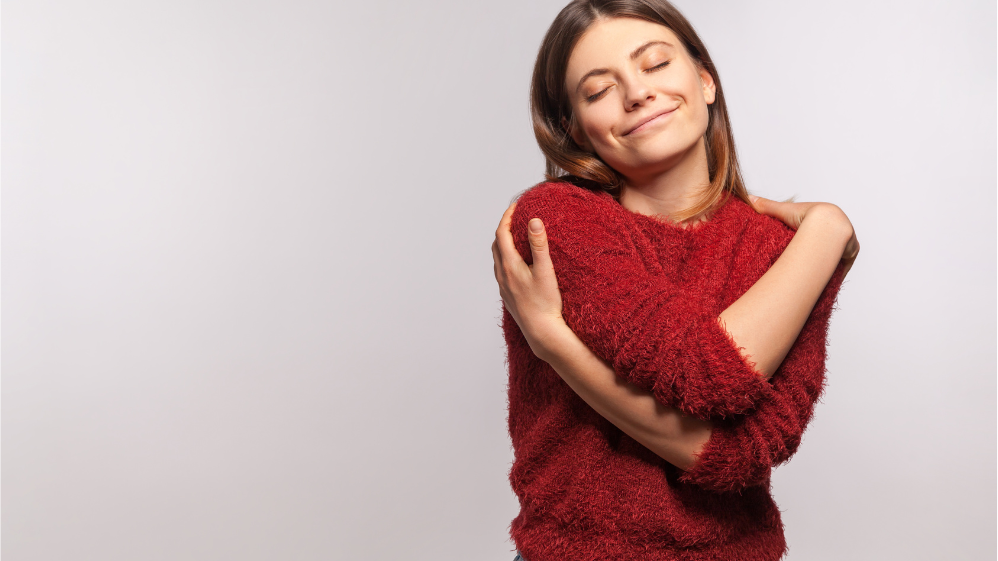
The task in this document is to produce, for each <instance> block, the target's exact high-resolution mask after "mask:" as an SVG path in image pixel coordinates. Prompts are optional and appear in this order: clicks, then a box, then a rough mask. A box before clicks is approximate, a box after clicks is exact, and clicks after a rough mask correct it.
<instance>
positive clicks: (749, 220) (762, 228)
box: [727, 197, 794, 261]
mask: <svg viewBox="0 0 998 561" xmlns="http://www.w3.org/2000/svg"><path fill="white" fill-rule="evenodd" d="M727 206H728V207H730V216H731V217H732V218H733V220H732V226H734V229H736V230H737V231H738V237H739V238H740V240H739V241H740V243H739V246H741V247H742V249H743V250H745V251H751V252H753V253H756V254H757V255H758V257H760V258H763V259H764V260H768V261H775V260H776V258H777V257H779V256H780V254H782V253H783V250H784V249H786V247H787V245H788V244H789V243H790V240H792V239H793V237H794V230H793V229H792V228H791V227H789V226H787V225H786V224H784V223H783V221H781V220H779V219H778V218H774V217H772V216H769V215H767V214H762V213H760V212H757V211H756V210H755V209H754V208H752V207H751V206H750V205H749V204H748V203H746V202H745V201H743V200H741V199H739V198H737V197H732V200H731V201H729V202H728V204H727Z"/></svg>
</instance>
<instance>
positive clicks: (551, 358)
mask: <svg viewBox="0 0 998 561" xmlns="http://www.w3.org/2000/svg"><path fill="white" fill-rule="evenodd" d="M756 204H757V206H758V207H760V210H762V211H763V212H765V213H767V214H771V215H773V216H776V217H777V218H780V219H781V220H783V221H784V222H786V223H787V224H788V225H790V226H791V227H793V228H796V229H797V233H796V235H795V236H794V239H793V240H792V241H791V243H790V245H788V246H787V248H786V250H785V251H784V252H783V254H782V255H781V257H780V258H779V259H778V260H777V262H776V263H775V264H774V265H773V266H772V267H771V268H770V269H769V271H768V272H767V273H766V274H765V275H763V277H762V278H761V279H760V280H759V281H758V282H756V284H755V285H753V286H752V288H751V289H749V291H747V292H746V293H745V294H744V295H743V296H742V297H741V298H740V299H738V300H737V301H736V302H734V303H733V304H732V305H731V306H730V307H728V308H727V309H726V310H724V311H723V312H722V313H721V314H720V316H719V317H718V318H716V319H717V321H718V322H719V324H720V325H721V326H722V327H723V328H724V329H725V330H726V332H727V334H728V335H730V337H731V339H732V341H733V342H734V343H735V345H736V346H737V347H740V348H741V349H742V353H743V357H744V358H745V359H746V361H749V362H752V363H754V365H755V370H756V371H757V373H758V375H759V376H760V377H761V378H763V379H769V377H771V376H772V375H773V373H774V372H775V371H776V370H777V368H778V367H779V366H780V364H781V363H782V362H783V360H784V358H785V357H786V355H787V353H788V351H789V350H790V349H791V347H792V345H793V344H794V342H795V340H796V339H797V338H798V335H799V334H800V333H801V329H802V327H803V326H804V324H805V322H806V321H807V320H808V317H809V315H810V314H811V311H812V309H813V308H814V306H815V303H816V302H817V301H818V299H819V297H820V296H821V294H822V291H823V290H824V289H825V287H826V285H827V284H828V283H829V280H830V279H831V278H832V276H833V274H834V273H835V271H836V267H838V266H839V265H840V263H841V264H842V265H843V272H842V274H843V276H844V274H845V272H847V271H848V268H849V267H850V266H851V264H852V261H853V260H854V259H855V257H856V254H857V253H858V250H859V246H858V243H857V242H856V238H855V234H854V233H853V230H852V226H851V224H850V223H849V220H848V218H847V217H846V216H845V214H843V213H842V212H841V210H839V209H838V207H835V206H834V205H827V204H821V203H775V202H773V201H767V200H765V199H761V200H759V201H757V203H756ZM514 208H515V205H514V206H511V207H510V209H509V210H507V213H506V215H504V217H503V221H502V222H501V223H500V226H499V229H498V230H497V232H496V242H495V243H494V244H493V256H494V259H495V262H496V278H497V281H498V282H499V285H500V293H501V294H502V296H503V302H504V304H505V306H506V309H507V310H508V311H509V312H510V313H511V315H513V317H514V319H515V320H516V321H517V323H518V325H519V326H520V328H521V331H522V332H523V334H524V336H525V338H526V339H527V341H528V343H529V344H530V346H531V348H532V350H533V351H534V353H535V354H536V355H537V356H538V357H539V358H541V359H542V360H545V361H546V362H548V363H549V364H550V365H551V366H552V368H554V370H555V371H556V372H558V374H559V375H560V376H561V377H562V378H563V379H564V380H565V382H566V383H567V384H568V385H569V386H570V387H571V388H572V389H573V390H574V391H575V392H576V393H577V394H578V395H579V396H580V397H581V398H582V399H583V400H585V401H586V402H587V403H589V405H590V406H592V407H593V409H595V410H596V411H597V412H598V413H600V414H601V415H602V416H603V417H605V418H606V419H607V420H609V421H610V422H612V423H613V424H614V425H616V426H617V427H618V428H620V429H621V430H622V431H623V432H625V433H626V434H628V435H629V436H631V437H632V438H634V439H635V440H636V441H638V442H640V443H641V444H643V445H644V446H646V447H647V448H649V449H650V450H652V451H653V452H655V453H656V454H657V455H659V456H660V457H662V458H663V459H665V460H666V461H668V462H669V463H672V464H673V465H676V466H677V467H679V468H681V469H684V470H690V469H692V468H693V467H694V466H695V465H696V464H697V460H698V458H699V457H700V455H701V454H702V452H703V449H704V446H705V445H706V443H707V442H708V440H710V438H711V434H712V431H713V430H715V424H714V423H713V422H711V421H708V420H703V419H700V418H695V417H693V416H690V415H684V414H682V413H681V412H680V411H679V410H678V409H675V408H672V407H667V406H665V405H663V404H662V401H661V400H660V399H656V396H655V395H653V393H652V392H650V391H647V390H645V389H642V388H639V387H637V386H636V385H635V384H633V383H631V382H629V381H628V380H626V379H623V378H622V377H621V376H619V375H618V373H617V372H616V371H615V370H614V368H613V366H612V365H611V364H609V363H608V362H607V361H605V360H604V359H602V358H601V357H600V356H598V355H597V354H596V353H595V352H593V351H592V350H591V349H590V348H589V347H587V345H586V344H585V343H584V342H583V341H582V340H581V339H580V338H579V337H578V336H577V335H576V333H575V332H574V331H573V330H572V329H571V328H570V327H569V326H568V324H567V323H566V322H565V320H564V318H563V316H562V314H561V312H562V301H561V294H560V292H559V291H558V284H557V280H556V278H555V275H554V267H553V265H552V263H551V259H550V255H549V254H548V251H549V248H548V244H547V237H546V232H545V231H544V228H543V224H541V223H540V220H532V221H531V228H530V231H529V234H528V239H529V242H530V252H531V255H532V257H533V259H532V261H533V264H532V265H527V264H526V262H524V261H523V259H522V258H521V257H520V254H519V253H518V252H517V251H516V249H515V247H514V244H513V239H512V236H511V234H510V231H509V228H510V221H511V218H512V214H513V209H514ZM805 218H806V219H805ZM534 226H540V229H539V230H538V231H534V229H533V227H534ZM790 393H794V392H790ZM787 399H788V398H786V397H785V396H784V397H779V399H776V400H770V403H771V405H769V406H770V407H773V408H776V407H781V406H783V405H784V403H783V402H781V401H780V400H783V401H786V400H787ZM787 407H788V409H792V404H791V405H788V406H787ZM780 415H782V416H784V417H785V416H786V415H783V412H782V411H781V412H780V413H779V415H777V416H780ZM797 421H798V422H801V420H799V419H798V420H797ZM803 421H804V422H806V419H805V420H803ZM723 430H725V431H726V433H725V434H726V435H730V434H733V433H732V429H729V428H724V429H723ZM791 439H792V436H791ZM777 448H779V450H775V451H765V452H766V453H770V454H771V455H773V456H774V457H776V458H777V459H779V457H781V455H783V456H785V455H786V445H783V444H781V445H779V446H777ZM729 463H730V462H729ZM711 467H715V466H711ZM767 467H768V466H767ZM737 468H738V466H731V465H728V464H725V465H722V466H721V467H720V468H718V469H737Z"/></svg>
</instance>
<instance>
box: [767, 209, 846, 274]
mask: <svg viewBox="0 0 998 561" xmlns="http://www.w3.org/2000/svg"><path fill="white" fill-rule="evenodd" d="M749 198H750V199H751V200H752V203H753V204H754V205H755V208H756V210H758V211H759V212H761V213H762V214H765V215H768V216H772V217H773V218H776V219H778V220H780V221H782V222H783V223H784V224H786V225H787V226H790V227H791V228H793V229H794V230H796V229H798V228H800V225H801V223H802V222H804V218H805V217H806V216H807V214H808V212H812V211H814V209H819V208H820V209H822V210H825V209H828V210H834V211H837V214H838V215H840V220H842V221H844V224H846V225H848V228H849V233H850V236H849V241H848V242H846V246H845V249H844V250H843V251H842V262H843V263H844V267H845V270H844V271H843V272H842V278H845V276H846V274H848V273H849V269H851V268H852V264H853V262H854V261H856V256H858V255H859V240H858V239H857V238H856V230H855V229H853V227H852V222H850V221H849V217H847V216H846V215H845V213H844V212H842V209H840V208H839V207H837V206H835V205H833V204H831V203H794V202H789V201H786V202H779V201H772V200H769V199H764V198H762V197H757V196H755V195H750V196H749Z"/></svg>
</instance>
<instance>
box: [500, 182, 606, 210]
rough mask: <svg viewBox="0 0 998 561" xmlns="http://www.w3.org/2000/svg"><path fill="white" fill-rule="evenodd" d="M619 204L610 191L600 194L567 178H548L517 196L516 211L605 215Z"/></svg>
mask: <svg viewBox="0 0 998 561" xmlns="http://www.w3.org/2000/svg"><path fill="white" fill-rule="evenodd" d="M617 206H619V205H618V204H617V202H616V201H614V200H613V198H612V197H611V196H610V195H609V194H607V193H597V192H594V191H590V190H589V189H584V188H582V187H579V186H577V185H573V184H571V183H567V182H564V181H546V182H543V183H539V184H537V185H534V186H533V187H530V188H529V189H527V190H525V191H524V192H523V193H521V194H520V195H519V197H518V198H517V199H516V210H515V211H514V213H521V209H522V211H530V212H534V213H542V214H544V215H549V216H552V217H554V216H558V215H561V214H563V213H566V212H571V213H573V214H582V215H588V214H590V213H594V214H600V215H605V214H607V213H612V212H614V211H616V210H617V209H616V208H615V207H617ZM541 218H543V216H541Z"/></svg>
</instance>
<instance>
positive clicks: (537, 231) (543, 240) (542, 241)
mask: <svg viewBox="0 0 998 561" xmlns="http://www.w3.org/2000/svg"><path fill="white" fill-rule="evenodd" d="M527 238H528V239H529V240H530V254H531V255H532V256H533V257H534V269H538V267H539V268H540V269H541V270H547V269H550V268H552V267H551V254H550V252H548V234H547V230H545V228H544V222H542V221H541V219H540V218H531V219H530V222H528V223H527Z"/></svg>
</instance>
